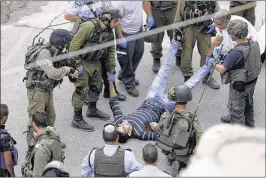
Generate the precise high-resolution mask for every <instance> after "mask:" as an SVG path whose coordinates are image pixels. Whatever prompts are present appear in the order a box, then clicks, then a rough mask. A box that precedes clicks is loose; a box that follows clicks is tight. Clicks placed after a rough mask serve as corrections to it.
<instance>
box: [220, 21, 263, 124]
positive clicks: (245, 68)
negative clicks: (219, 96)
mask: <svg viewBox="0 0 266 178" xmlns="http://www.w3.org/2000/svg"><path fill="white" fill-rule="evenodd" d="M227 31H228V34H229V35H230V37H231V38H232V40H233V41H235V42H236V43H237V45H236V46H235V48H233V49H232V50H231V51H230V52H229V54H228V55H227V57H226V58H225V59H224V60H223V63H222V64H218V65H215V69H216V70H217V71H218V72H219V73H221V77H222V83H223V84H228V83H230V89H229V100H228V105H227V108H228V109H229V112H230V114H229V115H227V116H223V117H222V118H221V121H222V122H224V123H233V124H241V125H246V126H248V127H254V106H253V104H254V102H253V94H254V90H255V86H256V82H257V79H258V76H259V74H260V71H261V66H262V62H261V58H260V48H259V45H258V42H257V41H252V40H248V39H247V35H248V25H247V23H246V22H244V21H242V20H232V21H231V22H230V23H229V25H228V29H227Z"/></svg>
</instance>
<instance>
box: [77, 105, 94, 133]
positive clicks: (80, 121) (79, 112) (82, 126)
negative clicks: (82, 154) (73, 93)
mask: <svg viewBox="0 0 266 178" xmlns="http://www.w3.org/2000/svg"><path fill="white" fill-rule="evenodd" d="M72 126H73V127H75V128H78V129H81V130H84V131H87V132H92V131H93V130H94V127H93V126H92V125H90V124H88V123H87V122H86V121H85V120H84V119H83V116H82V109H75V110H74V118H73V120H72Z"/></svg>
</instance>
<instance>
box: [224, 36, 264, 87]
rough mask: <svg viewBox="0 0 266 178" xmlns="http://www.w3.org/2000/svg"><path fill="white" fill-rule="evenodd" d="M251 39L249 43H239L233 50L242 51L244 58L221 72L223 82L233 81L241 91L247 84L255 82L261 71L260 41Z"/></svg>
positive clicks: (234, 85)
mask: <svg viewBox="0 0 266 178" xmlns="http://www.w3.org/2000/svg"><path fill="white" fill-rule="evenodd" d="M248 41H249V45H243V44H239V45H237V46H236V47H235V48H234V49H232V50H238V51H240V52H242V54H243V56H244V59H243V60H240V61H239V62H238V63H237V64H236V65H235V66H234V67H233V69H231V70H228V71H226V72H224V73H223V74H221V79H222V83H223V84H228V83H231V84H233V88H234V89H236V90H238V91H239V92H243V91H244V90H245V86H246V85H249V84H252V83H255V82H256V80H257V78H258V76H259V74H260V71H261V58H260V49H259V45H258V42H256V41H251V40H248Z"/></svg>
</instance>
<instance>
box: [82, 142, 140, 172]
mask: <svg viewBox="0 0 266 178" xmlns="http://www.w3.org/2000/svg"><path fill="white" fill-rule="evenodd" d="M117 147H118V145H107V144H105V146H104V148H103V152H104V154H105V155H106V156H113V155H114V154H115V152H116V150H117ZM89 155H90V154H88V155H87V156H86V157H85V158H84V159H83V161H82V165H81V176H82V177H94V158H95V150H93V151H92V153H91V155H90V164H91V167H90V165H89V161H88V159H89ZM124 166H125V172H126V173H130V172H132V171H136V170H140V169H141V168H142V165H141V164H140V163H139V162H138V161H137V160H136V158H135V155H134V153H133V152H132V151H128V150H125V157H124Z"/></svg>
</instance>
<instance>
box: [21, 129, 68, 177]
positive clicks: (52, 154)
mask: <svg viewBox="0 0 266 178" xmlns="http://www.w3.org/2000/svg"><path fill="white" fill-rule="evenodd" d="M53 160H57V161H61V162H63V160H64V152H63V150H62V148H61V141H60V136H59V135H58V134H57V133H56V131H55V129H54V128H53V127H47V128H45V129H44V131H43V132H42V133H41V134H40V135H39V136H38V138H37V143H36V145H35V146H34V149H33V151H32V152H31V153H30V154H29V155H28V157H26V161H25V162H24V163H23V164H22V166H21V169H22V173H23V175H24V176H25V177H40V176H41V175H42V172H43V171H44V169H45V166H46V165H47V164H48V163H49V162H50V161H53Z"/></svg>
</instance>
